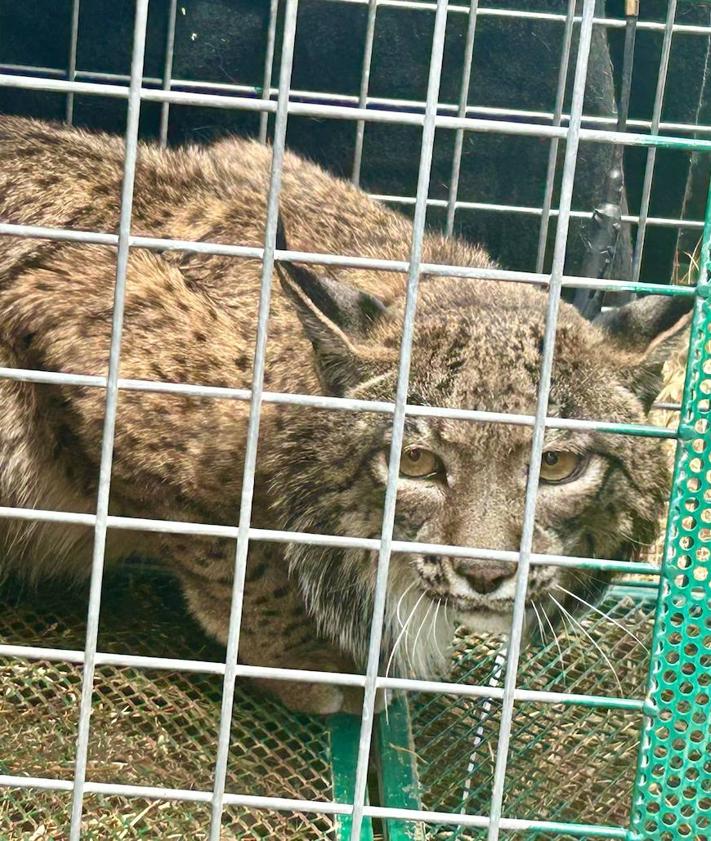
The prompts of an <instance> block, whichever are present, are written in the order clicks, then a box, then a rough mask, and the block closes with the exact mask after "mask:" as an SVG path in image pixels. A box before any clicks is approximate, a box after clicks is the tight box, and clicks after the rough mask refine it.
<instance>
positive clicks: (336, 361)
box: [276, 216, 385, 393]
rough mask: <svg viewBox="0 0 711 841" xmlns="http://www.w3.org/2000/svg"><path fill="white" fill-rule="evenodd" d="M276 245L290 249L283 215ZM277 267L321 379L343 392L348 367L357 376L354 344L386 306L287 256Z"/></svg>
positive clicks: (282, 248)
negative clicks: (307, 340) (311, 347)
mask: <svg viewBox="0 0 711 841" xmlns="http://www.w3.org/2000/svg"><path fill="white" fill-rule="evenodd" d="M276 244H277V248H278V249H279V250H280V251H286V250H288V246H287V240H286V231H285V228H284V224H283V220H282V218H281V216H280V217H279V222H278V224H277V238H276ZM276 271H277V274H278V275H279V280H280V281H281V285H282V288H283V290H284V292H285V293H286V295H287V296H288V297H289V298H290V299H291V301H292V303H293V304H294V306H295V308H296V312H297V314H298V316H299V319H300V321H301V323H302V325H303V328H304V332H305V333H306V335H307V336H308V338H309V339H310V341H311V343H312V345H313V346H314V350H315V352H316V361H317V366H318V368H319V372H320V374H321V378H322V380H323V381H324V383H325V384H326V385H328V387H329V389H330V390H332V391H335V392H336V393H342V392H343V391H344V390H345V388H347V387H348V385H349V384H350V383H348V382H347V380H348V379H349V378H348V376H347V373H346V372H347V370H348V368H349V367H350V368H352V369H353V376H355V375H356V373H357V368H358V364H357V358H356V348H355V345H356V344H358V343H360V342H362V341H363V340H364V339H366V338H367V335H368V333H369V332H370V330H371V329H372V327H373V325H374V323H375V322H376V321H377V320H378V318H380V316H381V315H382V314H383V313H384V311H385V305H384V304H383V303H382V301H380V300H379V299H378V298H376V297H375V296H373V295H369V294H368V293H367V292H361V291H360V290H358V289H353V288H352V287H351V286H348V285H346V284H345V283H341V282H340V281H338V280H335V279H334V278H332V277H328V276H324V275H319V274H317V273H316V272H315V271H313V270H312V269H311V268H309V267H308V266H303V265H296V264H295V263H292V262H291V261H289V260H284V261H279V262H277V263H276ZM334 372H338V375H337V377H335V376H334ZM336 380H337V381H336Z"/></svg>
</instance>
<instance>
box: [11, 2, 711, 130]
mask: <svg viewBox="0 0 711 841" xmlns="http://www.w3.org/2000/svg"><path fill="white" fill-rule="evenodd" d="M480 16H481V11H480ZM623 25H624V24H623ZM672 31H673V32H674V33H677V32H678V28H677V27H675V28H674V29H673V30H672ZM709 32H710V33H711V27H709ZM0 70H1V71H4V72H8V73H11V74H18V75H26V74H27V73H32V74H35V75H36V74H41V75H42V76H43V77H48V78H50V79H51V78H64V77H65V76H66V71H65V70H62V69H59V68H56V67H38V66H34V65H23V64H0ZM76 78H77V79H85V80H87V81H91V80H93V81H96V82H105V83H109V82H124V83H125V82H127V81H128V76H126V75H124V74H121V73H102V72H100V71H90V70H77V72H76ZM143 84H144V86H146V87H149V86H153V87H160V86H161V84H162V79H160V78H158V77H155V76H153V77H151V76H144V78H143ZM173 88H178V89H183V88H184V89H185V90H186V91H191V90H196V91H216V92H217V91H222V92H224V93H225V94H229V93H234V94H239V95H243V96H246V97H252V98H253V97H255V96H256V92H255V89H254V87H253V86H250V85H239V84H235V83H229V82H208V81H195V80H192V79H173V80H172V82H171V91H172V89H173ZM263 93H266V91H264V92H263ZM277 93H278V91H277V89H276V88H270V89H269V96H270V97H271V96H276V94H277ZM291 95H292V97H294V98H295V99H299V100H304V101H305V102H336V103H342V104H352V105H355V106H358V99H359V98H358V96H353V95H348V94H340V93H332V92H329V91H308V90H300V89H297V88H294V89H292V91H291ZM262 98H264V97H262ZM267 98H268V97H267ZM367 105H374V106H378V107H382V108H390V109H393V110H397V109H404V110H409V111H422V110H424V106H425V103H424V102H422V101H419V100H412V99H391V98H387V97H368V100H367ZM437 110H438V112H441V113H443V114H447V113H451V114H456V112H457V105H456V104H454V103H450V102H439V103H438V104H437ZM466 113H467V116H470V115H477V114H478V115H480V116H489V117H509V118H516V119H521V120H543V121H545V122H549V123H552V121H553V119H554V117H555V114H554V113H553V112H550V111H529V110H526V109H521V108H494V107H490V106H485V105H468V106H467V110H466ZM569 122H570V114H566V113H564V114H563V115H562V117H561V124H563V125H565V124H567V123H569ZM583 124H584V125H590V126H596V125H597V126H605V125H606V126H615V125H616V124H617V118H616V117H614V116H601V115H594V114H583ZM627 125H628V126H629V127H634V128H636V129H640V130H645V129H650V128H651V126H652V123H651V120H641V119H632V120H628V121H627ZM659 131H660V132H665V131H672V132H677V133H679V134H691V135H696V134H711V125H703V124H701V125H699V124H694V123H679V122H673V121H670V122H662V123H660V126H659Z"/></svg>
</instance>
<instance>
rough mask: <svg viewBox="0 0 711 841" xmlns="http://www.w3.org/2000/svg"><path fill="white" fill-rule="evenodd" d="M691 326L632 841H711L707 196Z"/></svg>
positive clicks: (710, 228)
mask: <svg viewBox="0 0 711 841" xmlns="http://www.w3.org/2000/svg"><path fill="white" fill-rule="evenodd" d="M701 254H702V259H701V272H700V277H699V281H698V288H697V298H696V305H695V309H694V318H693V323H692V328H691V342H690V347H689V357H688V360H689V362H688V368H687V377H686V384H685V388H684V399H683V401H682V410H681V421H680V425H679V442H678V445H677V455H676V464H675V468H674V484H673V491H672V498H671V505H670V511H669V523H668V526H667V536H666V546H665V551H664V565H663V570H662V586H661V590H660V597H659V601H658V603H657V614H656V621H655V627H654V645H653V651H652V660H651V664H650V670H649V689H648V700H647V706H648V709H647V715H646V716H645V720H644V726H643V730H642V744H641V750H640V756H639V765H638V769H637V784H636V788H635V794H634V801H633V810H632V821H631V829H630V838H631V839H639V841H642V839H645V841H646V839H650V841H657V839H658V841H677V839H683V838H689V839H693V841H700V839H704V841H707V839H709V838H711V455H710V450H711V447H710V445H711V434H710V429H709V421H710V419H711V297H710V296H711V283H709V268H710V266H709V261H710V259H711V196H710V199H709V203H708V207H707V213H706V225H705V229H704V241H703V246H702V252H701Z"/></svg>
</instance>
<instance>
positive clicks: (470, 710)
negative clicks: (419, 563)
mask: <svg viewBox="0 0 711 841" xmlns="http://www.w3.org/2000/svg"><path fill="white" fill-rule="evenodd" d="M635 590H636V588H625V589H624V590H623V589H614V590H612V591H611V592H610V594H609V595H608V596H607V598H606V599H605V601H603V602H602V604H601V605H600V610H601V611H602V613H603V614H605V616H601V615H600V614H597V613H588V614H587V615H586V616H585V617H579V621H580V623H581V625H582V628H583V630H580V629H579V628H574V627H572V626H571V625H566V626H565V627H564V628H562V629H561V630H560V631H559V632H558V635H557V637H556V638H555V639H553V638H552V634H550V633H549V634H548V637H547V640H546V641H545V642H544V644H543V645H541V646H538V647H529V648H528V649H526V650H525V651H524V653H523V655H522V659H521V668H520V673H519V685H520V686H521V687H523V688H526V689H538V690H552V691H566V692H574V693H580V694H595V695H608V696H611V697H626V698H635V697H636V698H640V697H643V695H644V687H645V682H646V676H647V663H648V647H649V644H650V640H651V632H652V625H653V608H654V601H653V598H652V597H653V595H654V591H653V590H649V589H647V588H639V590H638V591H637V592H635ZM500 644H501V640H500V638H498V637H489V638H479V639H477V640H476V641H473V640H472V639H471V638H469V639H464V640H462V643H461V646H460V649H459V652H458V655H457V676H456V677H457V679H458V680H459V681H461V682H465V683H471V684H475V683H478V684H483V685H486V684H487V683H488V682H489V679H490V676H491V674H492V672H493V671H494V667H495V658H496V654H497V650H498V649H499V646H500ZM608 661H609V662H608ZM499 712H500V710H499V705H498V703H496V702H494V703H491V704H490V705H489V708H488V709H487V704H486V703H485V702H484V701H483V700H482V699H472V698H469V699H467V698H461V697H460V698H454V697H452V696H441V697H436V696H424V695H423V696H416V697H415V698H413V699H412V703H411V704H410V713H411V721H412V725H411V726H412V734H413V739H414V744H413V750H414V753H415V755H416V773H417V775H418V777H419V786H418V788H419V796H420V799H421V803H422V807H423V808H425V809H429V810H433V811H442V812H461V811H464V812H466V813H468V814H487V813H488V811H489V805H490V798H491V786H492V780H493V773H494V763H495V758H496V743H497V737H498V729H499ZM640 723H641V714H640V713H638V712H634V711H626V710H620V709H604V708H591V707H585V706H580V705H574V706H572V705H570V706H566V705H562V704H561V705H550V704H539V703H536V704H534V703H528V702H525V703H524V702H520V703H517V704H516V706H515V714H514V721H513V729H512V738H511V753H510V758H509V765H508V774H507V781H506V790H505V799H504V814H506V815H508V816H511V817H516V818H523V819H538V820H552V821H562V822H571V823H590V824H605V825H612V826H625V825H626V823H627V822H628V820H629V813H630V806H631V795H632V787H633V783H634V776H635V764H636V756H637V749H638V746H639V731H640ZM426 834H427V837H431V838H437V839H445V838H452V839H453V838H459V839H475V838H483V837H485V835H486V833H482V831H477V830H471V829H464V828H458V829H455V828H453V827H451V826H439V827H430V828H429V829H428V830H427V833H426ZM502 837H507V838H519V837H521V838H522V837H524V836H523V835H519V834H515V833H510V834H508V835H507V834H505V833H504V834H502ZM525 837H526V838H529V839H530V838H538V837H540V838H544V837H545V838H553V837H555V838H557V839H559V841H562V839H564V838H567V837H568V836H563V835H555V836H552V835H550V834H548V835H545V836H544V835H543V834H539V833H528V834H527V835H525Z"/></svg>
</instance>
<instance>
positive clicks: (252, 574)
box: [245, 561, 267, 581]
mask: <svg viewBox="0 0 711 841" xmlns="http://www.w3.org/2000/svg"><path fill="white" fill-rule="evenodd" d="M266 571H267V564H266V562H265V561H262V562H261V563H258V564H255V565H254V566H250V567H249V568H248V569H247V574H246V576H245V580H246V581H257V580H258V579H260V578H262V577H263V576H264V573H265V572H266Z"/></svg>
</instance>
